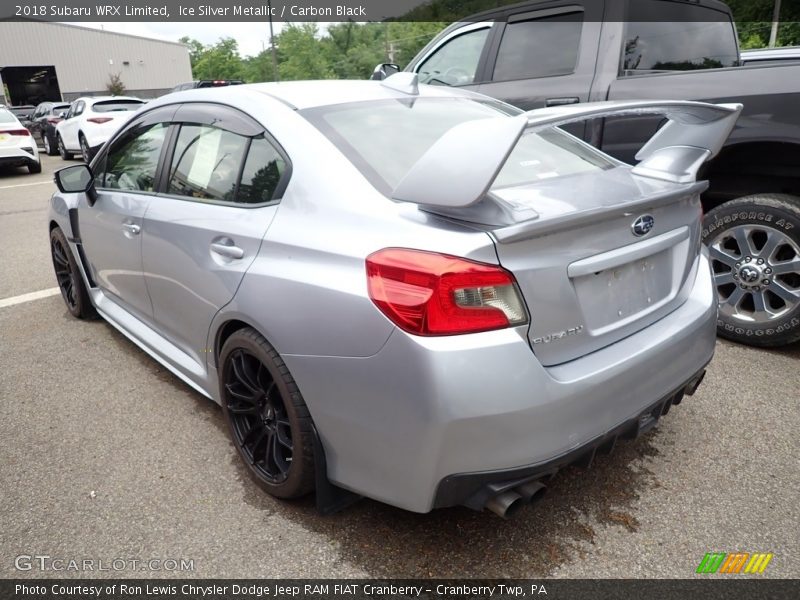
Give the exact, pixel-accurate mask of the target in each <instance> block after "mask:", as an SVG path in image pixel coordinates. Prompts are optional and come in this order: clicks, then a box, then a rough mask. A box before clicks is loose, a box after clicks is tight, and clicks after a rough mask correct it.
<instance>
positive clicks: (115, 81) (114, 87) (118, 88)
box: [106, 73, 125, 96]
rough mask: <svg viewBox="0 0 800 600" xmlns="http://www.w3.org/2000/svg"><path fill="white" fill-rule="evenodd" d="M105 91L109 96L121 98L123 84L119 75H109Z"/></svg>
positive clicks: (123, 89)
mask: <svg viewBox="0 0 800 600" xmlns="http://www.w3.org/2000/svg"><path fill="white" fill-rule="evenodd" d="M106 90H108V93H109V95H111V96H122V95H123V94H124V93H125V84H124V83H122V77H121V76H120V74H119V73H109V75H108V82H107V83H106Z"/></svg>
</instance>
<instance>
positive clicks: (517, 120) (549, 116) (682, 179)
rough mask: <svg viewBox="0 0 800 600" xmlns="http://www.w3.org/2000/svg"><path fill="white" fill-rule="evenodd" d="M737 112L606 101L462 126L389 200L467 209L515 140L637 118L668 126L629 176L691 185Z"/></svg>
mask: <svg viewBox="0 0 800 600" xmlns="http://www.w3.org/2000/svg"><path fill="white" fill-rule="evenodd" d="M741 111H742V105H741V104H707V103H704V102H689V101H649V100H648V101H612V102H592V103H586V104H581V105H577V106H574V105H573V106H563V107H551V108H544V109H540V110H533V111H530V112H526V113H523V114H521V115H518V116H516V117H511V118H508V117H493V118H488V119H478V120H475V121H467V122H466V123H462V124H460V125H456V126H455V127H453V128H452V129H450V130H449V131H448V132H447V133H445V134H444V135H443V136H442V137H441V138H439V140H437V141H436V143H434V144H433V146H431V147H430V148H429V149H428V151H427V152H426V153H425V154H424V155H423V156H422V157H421V158H420V159H419V160H418V161H417V162H416V163H415V164H414V166H413V167H411V170H410V171H409V172H408V173H407V174H406V175H405V177H404V178H403V179H402V180H401V181H400V183H399V184H398V185H397V187H396V188H395V189H394V192H393V193H392V198H393V199H395V200H399V201H402V202H412V203H415V204H421V205H427V206H436V207H441V208H463V207H467V206H472V205H473V204H476V203H478V202H480V201H481V200H482V199H483V198H484V196H485V195H486V193H487V192H488V191H489V188H490V187H491V186H492V183H494V180H495V178H496V177H497V175H498V173H499V172H500V169H502V167H503V165H504V164H505V162H506V160H508V157H509V155H510V154H511V152H512V150H513V149H514V147H515V146H516V145H517V142H518V141H519V139H520V138H521V137H522V136H523V135H526V134H529V133H533V132H537V131H542V130H544V129H550V128H552V127H560V126H562V125H567V124H569V123H577V122H580V121H585V120H587V119H596V118H604V117H623V116H642V115H661V116H663V117H665V118H666V119H668V122H667V123H666V124H665V125H664V126H663V127H661V128H660V129H659V130H658V131H657V132H656V133H655V135H653V137H652V138H650V140H649V141H648V142H647V143H646V144H645V145H644V146H643V147H642V149H641V150H639V152H638V153H637V154H636V160H638V161H639V163H638V164H637V165H636V166H635V167H633V173H635V174H636V175H640V176H643V177H650V178H655V179H661V180H665V181H671V182H674V183H692V182H694V181H695V179H696V177H697V173H698V170H699V169H700V167H701V166H702V165H703V163H705V162H706V161H707V160H709V159H711V158H713V157H714V156H716V155H717V153H718V152H719V151H720V149H721V148H722V146H723V144H724V143H725V140H727V139H728V136H729V135H730V133H731V131H732V130H733V127H734V125H735V124H736V121H737V119H738V118H739V113H741Z"/></svg>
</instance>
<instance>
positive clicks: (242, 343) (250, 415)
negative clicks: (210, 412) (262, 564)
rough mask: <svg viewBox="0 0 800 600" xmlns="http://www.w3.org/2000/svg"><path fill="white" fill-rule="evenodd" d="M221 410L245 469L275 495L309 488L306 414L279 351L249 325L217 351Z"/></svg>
mask: <svg viewBox="0 0 800 600" xmlns="http://www.w3.org/2000/svg"><path fill="white" fill-rule="evenodd" d="M219 365H220V369H219V375H220V378H219V381H220V398H221V399H222V412H223V414H224V415H225V421H226V422H227V423H228V429H229V431H230V433H231V438H232V439H233V443H234V445H235V446H236V450H237V451H238V452H239V456H241V458H242V460H243V461H244V463H245V466H246V467H247V469H248V471H249V472H250V475H251V476H252V477H253V479H255V481H256V482H257V483H258V484H259V485H260V486H261V487H262V488H263V489H264V490H265V491H267V492H268V493H270V494H271V495H273V496H276V497H278V498H298V497H300V496H303V495H305V494H308V493H309V492H311V491H312V490H313V489H314V475H315V471H314V445H313V440H314V437H313V429H312V420H311V415H310V413H309V412H308V408H307V407H306V404H305V402H304V401H303V396H302V394H300V390H299V389H298V388H297V385H296V384H295V382H294V379H293V378H292V375H291V373H289V369H287V368H286V365H285V364H284V362H283V360H282V359H281V357H280V356H279V355H278V352H277V351H276V350H275V348H273V347H272V346H271V345H270V344H269V342H267V340H266V339H264V337H263V336H262V335H261V334H259V333H258V332H257V331H256V330H254V329H251V328H246V329H240V330H239V331H237V332H235V333H234V334H232V335H231V336H230V337H229V338H228V339H227V340H226V341H225V344H224V345H223V347H222V351H221V352H220V357H219Z"/></svg>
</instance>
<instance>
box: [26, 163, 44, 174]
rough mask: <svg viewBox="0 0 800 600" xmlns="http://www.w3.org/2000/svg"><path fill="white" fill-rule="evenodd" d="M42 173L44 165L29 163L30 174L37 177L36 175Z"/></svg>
mask: <svg viewBox="0 0 800 600" xmlns="http://www.w3.org/2000/svg"><path fill="white" fill-rule="evenodd" d="M41 172H42V163H40V162H37V163H28V173H30V174H31V175H35V174H36V173H41Z"/></svg>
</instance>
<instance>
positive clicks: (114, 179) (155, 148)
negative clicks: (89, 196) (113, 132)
mask: <svg viewBox="0 0 800 600" xmlns="http://www.w3.org/2000/svg"><path fill="white" fill-rule="evenodd" d="M166 133H167V124H166V123H152V124H148V125H142V126H136V127H133V128H131V129H129V130H128V131H127V132H125V133H124V134H123V135H122V136H120V137H119V138H117V139H116V140H114V143H113V145H112V146H111V147H110V148H109V149H108V152H107V154H106V157H105V160H104V161H103V164H102V168H100V169H99V171H100V172H99V173H98V174H97V175H96V177H95V183H96V184H98V185H99V187H103V188H106V189H112V190H130V191H140V192H152V191H154V189H155V178H156V167H157V166H158V158H159V156H160V154H161V147H162V146H163V145H164V139H165V137H166Z"/></svg>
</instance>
